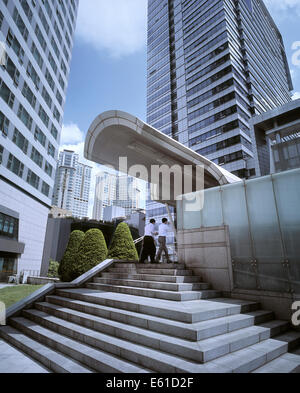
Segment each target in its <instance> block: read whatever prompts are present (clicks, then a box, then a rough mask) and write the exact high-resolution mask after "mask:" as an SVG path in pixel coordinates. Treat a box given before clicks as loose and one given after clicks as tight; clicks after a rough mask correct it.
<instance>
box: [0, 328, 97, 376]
mask: <svg viewBox="0 0 300 393" xmlns="http://www.w3.org/2000/svg"><path fill="white" fill-rule="evenodd" d="M0 336H1V337H2V338H4V339H5V340H6V341H7V342H9V343H10V344H12V345H13V346H14V347H16V348H18V349H20V350H21V351H22V352H24V353H26V354H27V355H28V356H30V357H31V358H33V359H35V360H37V361H38V362H40V363H41V364H43V365H44V366H45V367H46V368H47V369H49V370H51V371H53V372H56V373H91V372H92V370H91V369H89V368H87V367H84V366H83V365H82V364H80V363H78V362H76V361H74V360H72V359H71V358H69V357H66V356H65V355H62V354H61V353H59V352H57V351H55V350H52V349H51V348H49V347H47V346H45V345H43V344H41V343H40V342H38V341H36V340H33V339H31V338H30V337H28V336H26V335H25V334H23V333H21V331H19V330H16V329H14V328H13V327H11V326H3V327H1V328H0Z"/></svg>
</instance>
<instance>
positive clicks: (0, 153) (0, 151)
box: [0, 145, 4, 165]
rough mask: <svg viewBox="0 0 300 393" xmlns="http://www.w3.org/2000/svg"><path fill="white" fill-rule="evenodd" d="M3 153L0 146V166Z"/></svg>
mask: <svg viewBox="0 0 300 393" xmlns="http://www.w3.org/2000/svg"><path fill="white" fill-rule="evenodd" d="M3 151H4V148H3V146H2V145H0V165H1V164H2V160H3Z"/></svg>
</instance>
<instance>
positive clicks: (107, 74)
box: [61, 0, 300, 214]
mask: <svg viewBox="0 0 300 393" xmlns="http://www.w3.org/2000/svg"><path fill="white" fill-rule="evenodd" d="M265 4H266V6H267V8H268V9H269V11H270V13H271V15H272V16H273V18H274V21H275V23H276V24H277V26H278V27H279V29H280V31H281V34H282V36H283V39H284V43H285V47H286V51H287V56H288V61H289V65H290V69H291V73H292V78H293V83H294V89H295V98H297V97H298V98H300V29H299V20H300V0H265ZM146 29H147V0H125V1H124V0H110V1H107V0H80V7H79V15H78V22H77V29H76V35H75V43H74V48H73V59H72V64H71V73H70V79H69V87H68V93H67V102H66V106H65V116H64V127H63V132H62V140H61V143H62V148H66V147H68V148H71V149H74V150H75V151H77V152H78V153H79V154H80V156H81V161H85V160H84V159H83V145H84V136H85V134H86V132H87V130H88V128H89V126H90V124H91V122H92V121H93V120H94V118H95V117H96V116H97V115H99V114H100V113H101V112H103V111H106V110H110V109H120V110H124V111H127V112H129V113H132V114H133V115H135V116H137V117H139V118H141V119H142V120H145V119H146V60H147V56H146ZM298 51H299V53H298ZM90 164H91V163H90ZM91 165H92V166H93V167H94V169H93V178H94V175H95V173H96V171H97V170H98V166H97V165H95V164H91ZM93 192H94V181H92V189H91V201H90V214H91V209H92V204H93Z"/></svg>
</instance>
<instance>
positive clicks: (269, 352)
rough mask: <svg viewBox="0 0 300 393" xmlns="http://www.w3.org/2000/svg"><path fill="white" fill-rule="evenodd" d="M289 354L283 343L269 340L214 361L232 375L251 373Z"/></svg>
mask: <svg viewBox="0 0 300 393" xmlns="http://www.w3.org/2000/svg"><path fill="white" fill-rule="evenodd" d="M286 352H287V345H286V344H285V343H283V342H280V341H277V340H273V339H268V340H265V341H262V342H260V343H258V344H254V345H250V346H249V347H247V348H244V349H242V350H240V351H237V352H234V353H230V354H228V355H225V356H222V357H221V358H219V359H216V360H214V361H213V363H214V364H216V365H217V366H219V367H221V368H224V369H226V370H227V372H231V373H251V372H253V371H254V370H257V369H258V368H259V367H262V366H264V365H265V364H267V363H269V362H271V361H273V360H274V359H276V358H278V357H280V356H281V355H283V354H285V353H286Z"/></svg>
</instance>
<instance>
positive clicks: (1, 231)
mask: <svg viewBox="0 0 300 393" xmlns="http://www.w3.org/2000/svg"><path fill="white" fill-rule="evenodd" d="M18 232H19V220H18V219H17V218H14V217H11V216H8V215H6V214H3V213H0V236H4V237H9V238H12V239H16V240H17V239H18Z"/></svg>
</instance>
